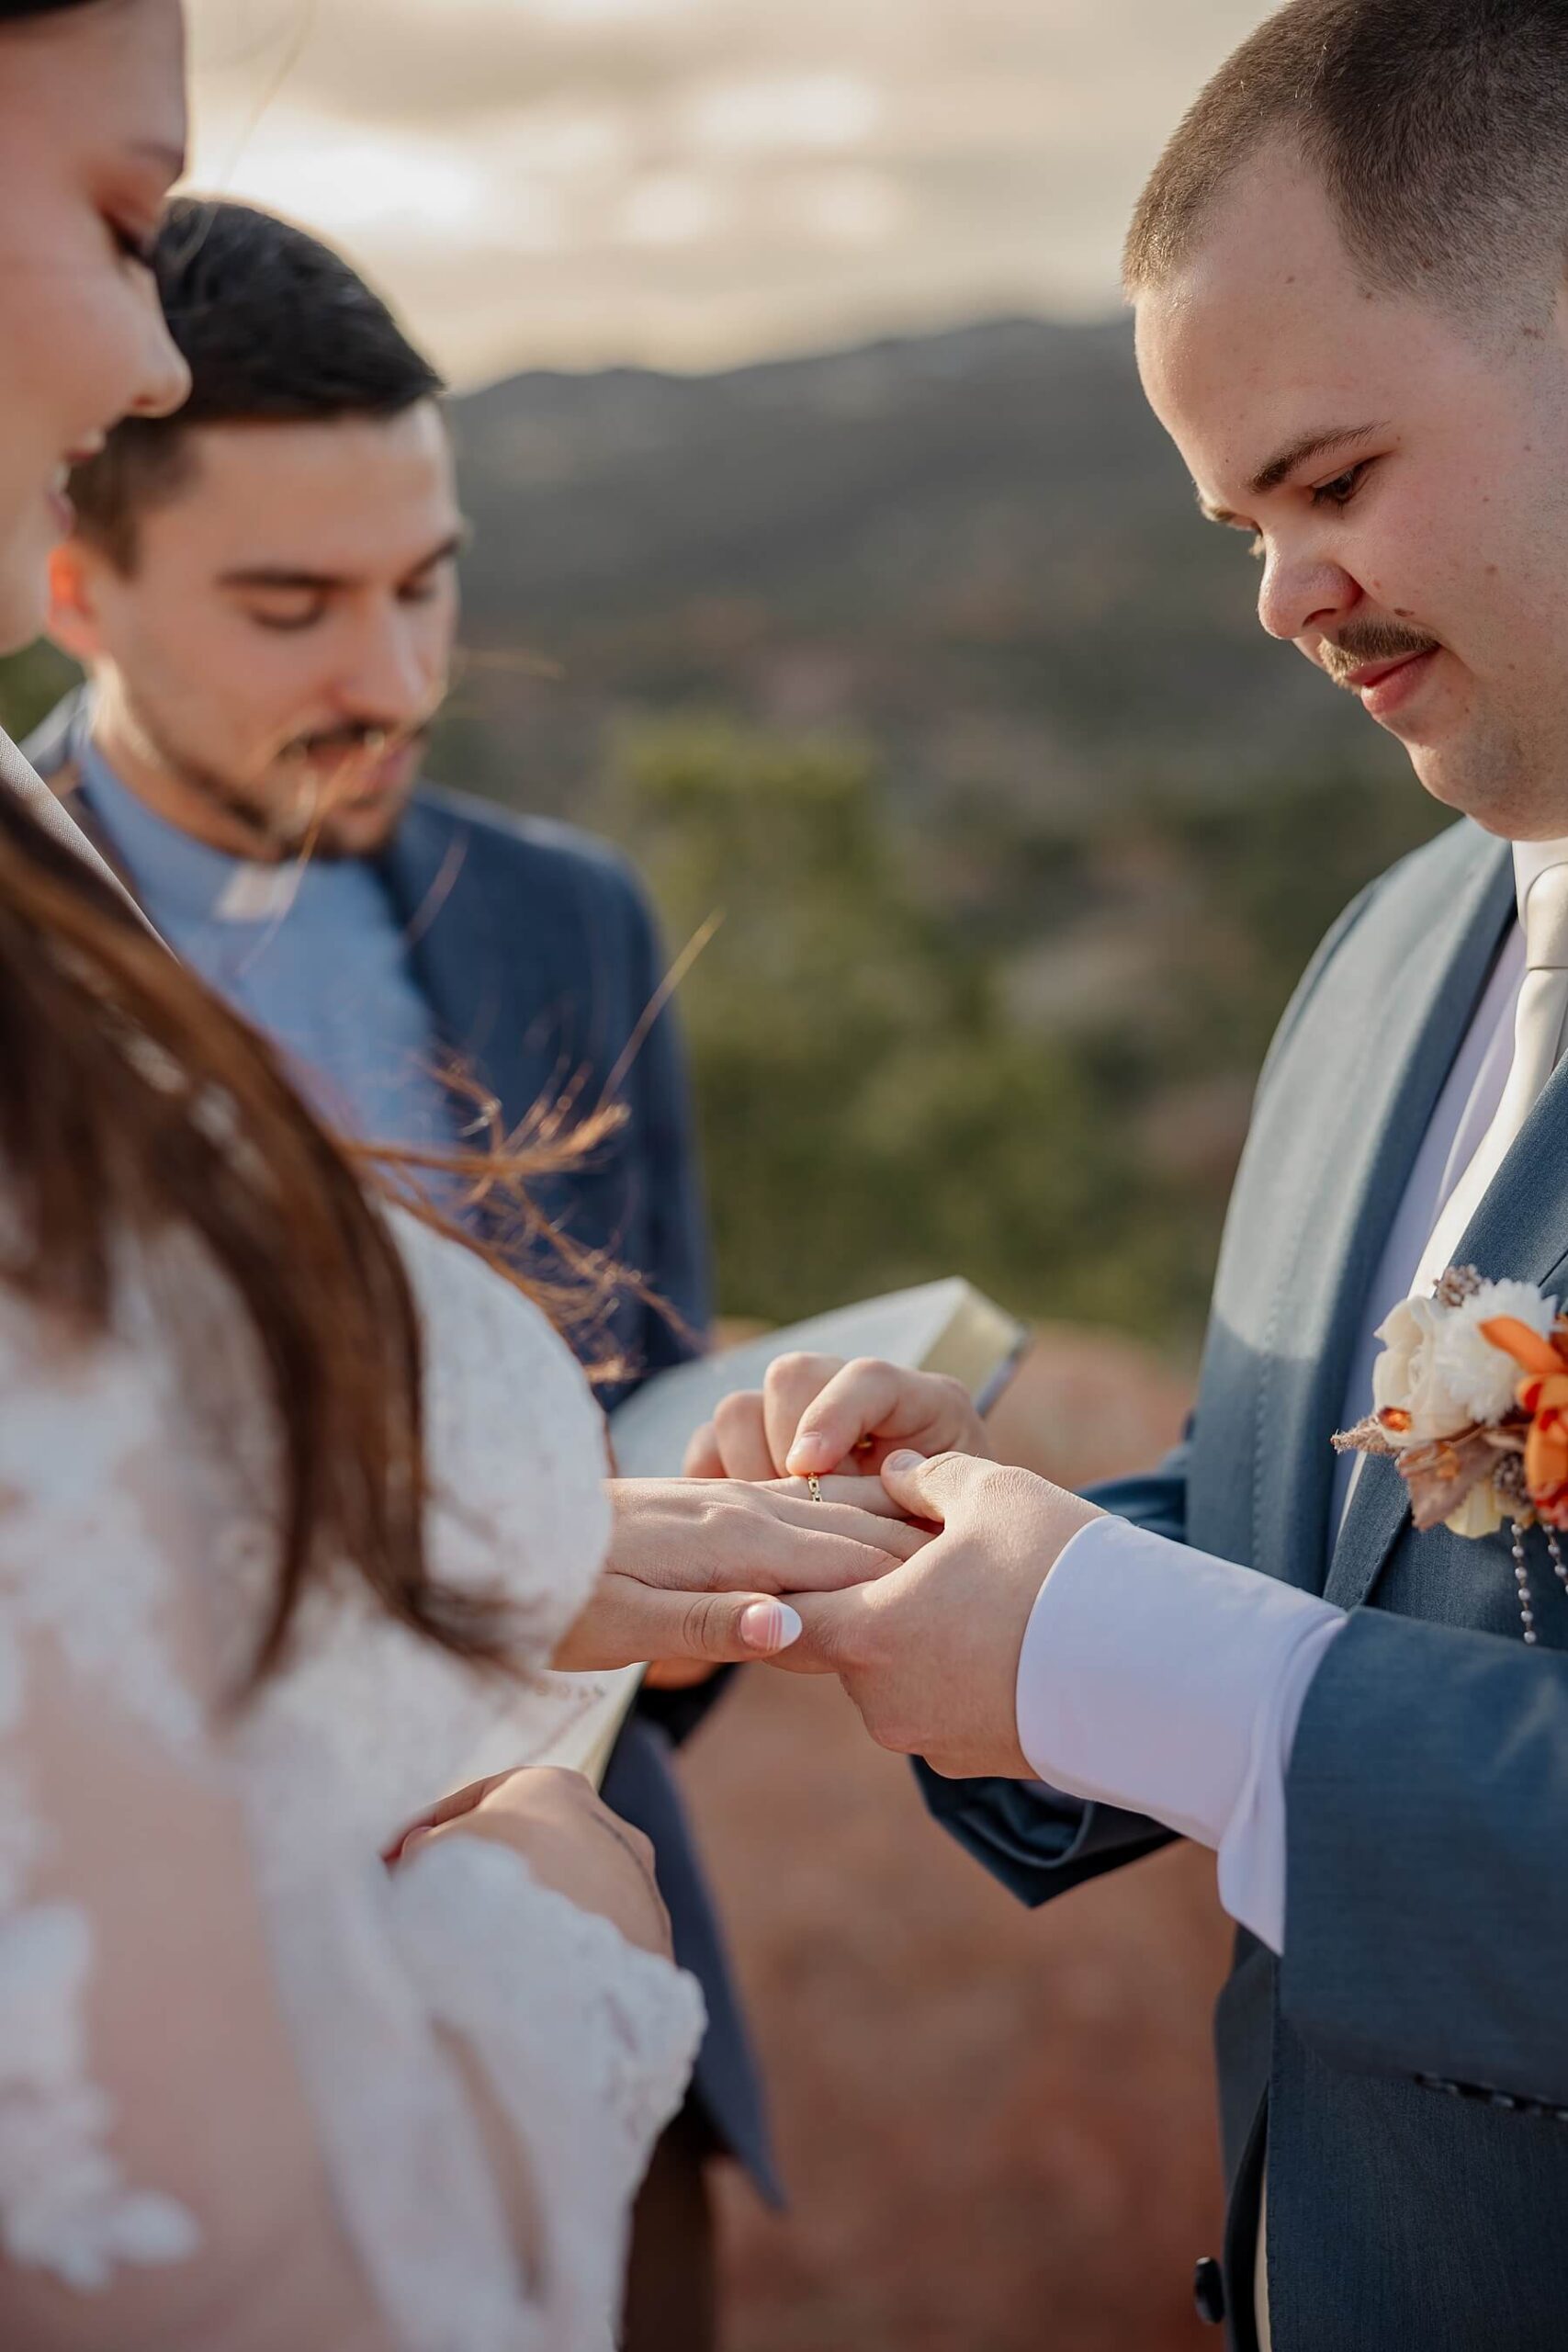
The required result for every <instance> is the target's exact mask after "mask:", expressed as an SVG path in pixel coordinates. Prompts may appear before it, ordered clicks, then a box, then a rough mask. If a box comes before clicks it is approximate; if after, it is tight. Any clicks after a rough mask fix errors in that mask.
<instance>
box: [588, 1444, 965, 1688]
mask: <svg viewBox="0 0 1568 2352" xmlns="http://www.w3.org/2000/svg"><path fill="white" fill-rule="evenodd" d="M609 1494H610V1498H611V1502H612V1505H613V1508H614V1510H615V1528H614V1532H613V1533H612V1536H611V1539H610V1553H609V1557H608V1559H607V1560H606V1562H605V1564H604V1573H603V1575H602V1576H601V1577H600V1579H599V1583H598V1585H597V1587H596V1588H595V1590H594V1593H593V1596H592V1600H590V1601H589V1603H588V1606H587V1608H586V1609H585V1610H584V1611H583V1612H582V1614H581V1617H579V1619H578V1620H577V1623H575V1624H574V1625H573V1626H572V1628H571V1631H570V1633H569V1634H567V1636H566V1639H565V1641H564V1642H563V1643H562V1644H561V1645H560V1647H559V1649H558V1651H557V1652H556V1656H555V1659H554V1663H555V1665H556V1666H558V1667H559V1668H567V1669H569V1670H573V1671H581V1670H592V1669H593V1668H611V1667H617V1666H632V1665H636V1664H637V1663H639V1662H640V1661H641V1660H642V1659H644V1658H650V1657H653V1658H661V1659H671V1658H704V1659H708V1660H711V1661H712V1662H714V1663H716V1664H722V1663H724V1662H726V1661H727V1660H737V1661H739V1660H744V1659H748V1658H766V1657H776V1656H777V1655H778V1653H779V1652H780V1651H781V1650H784V1649H787V1648H788V1646H789V1645H790V1644H791V1643H792V1642H793V1641H794V1640H795V1636H796V1635H797V1634H798V1633H799V1631H800V1619H799V1617H798V1616H797V1614H796V1612H795V1610H793V1609H791V1608H789V1607H788V1606H787V1605H786V1604H785V1603H784V1602H782V1601H781V1600H778V1598H777V1595H778V1594H780V1593H784V1592H838V1591H841V1590H842V1589H844V1587H845V1586H847V1585H853V1584H864V1583H866V1582H868V1581H869V1580H870V1579H872V1578H874V1577H883V1576H886V1575H887V1574H888V1572H889V1571H890V1570H891V1569H893V1568H896V1567H897V1566H899V1565H900V1563H901V1562H903V1561H905V1560H908V1559H909V1558H911V1557H912V1556H913V1555H914V1554H915V1553H916V1552H917V1551H919V1548H920V1546H921V1544H923V1543H925V1542H926V1540H927V1537H926V1534H925V1532H924V1531H923V1530H921V1529H919V1528H915V1527H912V1526H910V1525H909V1524H908V1521H906V1520H905V1519H904V1518H903V1517H902V1515H901V1514H899V1513H897V1511H896V1510H895V1507H894V1505H893V1504H892V1502H891V1501H890V1500H889V1498H888V1496H887V1493H886V1488H885V1487H883V1486H882V1485H881V1483H880V1481H879V1480H877V1479H874V1478H862V1479H848V1478H846V1479H833V1480H832V1481H830V1482H829V1485H828V1486H827V1487H825V1488H824V1496H823V1500H822V1501H821V1502H814V1501H813V1500H812V1499H811V1498H810V1497H809V1496H808V1495H807V1491H806V1488H805V1487H804V1486H802V1485H799V1484H797V1483H795V1482H791V1481H784V1482H782V1483H779V1484H775V1485H773V1486H765V1487H761V1486H743V1485H733V1486H728V1485H718V1484H716V1483H715V1482H714V1481H712V1480H709V1479H699V1478H615V1479H612V1480H611V1481H610V1486H609Z"/></svg>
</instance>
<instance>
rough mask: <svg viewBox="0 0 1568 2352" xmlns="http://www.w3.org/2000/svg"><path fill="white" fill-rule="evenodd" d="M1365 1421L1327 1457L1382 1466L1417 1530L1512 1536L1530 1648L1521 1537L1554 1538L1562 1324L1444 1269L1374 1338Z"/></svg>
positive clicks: (1526, 1300)
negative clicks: (1373, 1458)
mask: <svg viewBox="0 0 1568 2352" xmlns="http://www.w3.org/2000/svg"><path fill="white" fill-rule="evenodd" d="M1377 1336H1378V1338H1379V1339H1380V1340H1382V1343H1383V1345H1382V1355H1380V1356H1379V1358H1378V1360H1377V1362H1376V1363H1375V1364H1374V1365H1373V1367H1372V1404H1373V1410H1372V1412H1371V1414H1370V1415H1369V1416H1368V1418H1367V1419H1365V1420H1364V1421H1359V1422H1358V1423H1357V1424H1356V1427H1355V1428H1354V1429H1353V1430H1340V1431H1339V1432H1338V1434H1337V1436H1336V1438H1335V1440H1334V1444H1335V1448H1336V1450H1337V1452H1338V1453H1372V1454H1385V1455H1391V1456H1392V1457H1393V1461H1394V1463H1395V1464H1396V1466H1397V1468H1398V1471H1399V1475H1400V1476H1401V1477H1402V1478H1403V1479H1404V1483H1405V1485H1406V1487H1408V1488H1409V1490H1410V1510H1411V1516H1412V1517H1413V1519H1414V1520H1415V1521H1416V1526H1417V1528H1419V1529H1420V1530H1421V1531H1422V1532H1426V1530H1427V1529H1428V1528H1432V1527H1438V1526H1441V1527H1448V1528H1451V1529H1452V1531H1453V1532H1454V1533H1455V1534H1456V1535H1468V1536H1482V1535H1494V1534H1495V1533H1496V1532H1497V1530H1498V1529H1499V1528H1500V1527H1501V1526H1502V1525H1503V1523H1504V1521H1506V1520H1511V1521H1512V1522H1513V1530H1514V1578H1515V1582H1516V1584H1517V1589H1518V1598H1519V1614H1520V1616H1521V1618H1522V1619H1523V1621H1524V1632H1525V1639H1526V1641H1527V1642H1533V1641H1534V1640H1535V1637H1536V1635H1535V1613H1534V1610H1533V1608H1532V1606H1531V1601H1530V1589H1529V1571H1528V1568H1527V1566H1526V1561H1525V1546H1524V1537H1525V1531H1526V1530H1527V1529H1528V1528H1530V1527H1534V1526H1537V1525H1539V1526H1540V1527H1542V1528H1544V1530H1545V1531H1546V1542H1547V1549H1548V1551H1549V1552H1550V1554H1551V1565H1552V1567H1553V1569H1554V1570H1555V1571H1556V1574H1557V1577H1558V1580H1559V1582H1560V1583H1561V1584H1562V1587H1563V1589H1564V1590H1565V1591H1568V1562H1565V1561H1564V1559H1563V1556H1562V1549H1561V1547H1560V1545H1559V1543H1558V1533H1559V1531H1560V1530H1564V1529H1568V1317H1564V1316H1561V1315H1559V1313H1558V1311H1557V1301H1556V1300H1555V1299H1554V1298H1548V1297H1546V1296H1545V1295H1543V1294H1542V1293H1541V1292H1540V1290H1538V1289H1537V1288H1536V1286H1535V1284H1534V1283H1508V1282H1503V1283H1489V1282H1483V1280H1482V1278H1481V1276H1480V1275H1479V1274H1478V1273H1477V1272H1476V1271H1475V1269H1474V1267H1473V1266H1450V1269H1449V1271H1448V1272H1447V1273H1446V1274H1445V1275H1444V1276H1443V1278H1442V1280H1441V1282H1439V1283H1438V1285H1437V1287H1436V1289H1435V1290H1434V1291H1433V1293H1432V1295H1431V1297H1430V1298H1407V1299H1405V1300H1404V1301H1403V1302H1402V1303H1401V1304H1400V1305H1399V1306H1396V1307H1395V1308H1394V1310H1393V1314H1392V1315H1391V1316H1390V1317H1389V1318H1388V1320H1387V1322H1386V1323H1384V1324H1383V1325H1382V1328H1381V1329H1380V1330H1379V1332H1378V1335H1377Z"/></svg>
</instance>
